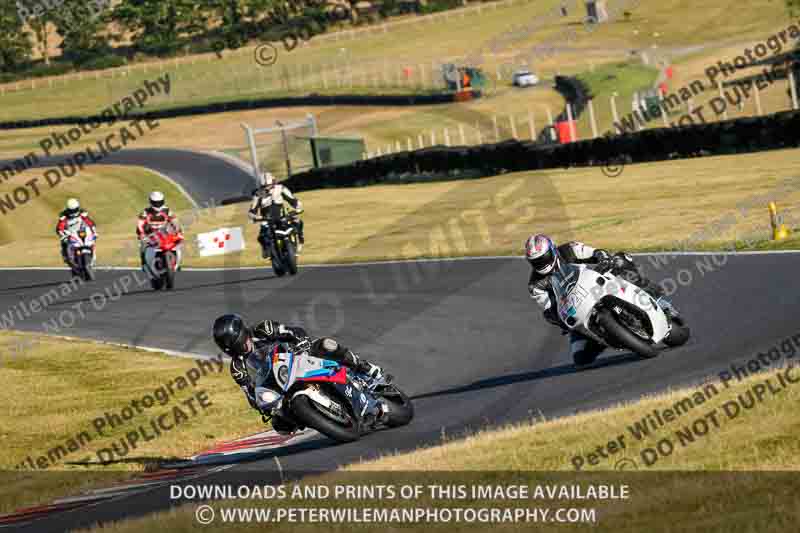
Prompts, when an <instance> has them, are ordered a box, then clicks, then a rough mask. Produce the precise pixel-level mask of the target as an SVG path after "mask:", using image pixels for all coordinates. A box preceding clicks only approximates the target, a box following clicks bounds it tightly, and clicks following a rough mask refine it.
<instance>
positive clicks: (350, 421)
mask: <svg viewBox="0 0 800 533" xmlns="http://www.w3.org/2000/svg"><path fill="white" fill-rule="evenodd" d="M272 361H273V372H274V376H275V380H276V381H277V383H278V385H279V386H280V387H282V388H283V391H284V401H285V402H287V403H286V404H285V405H286V407H284V410H285V412H286V413H287V414H288V415H289V416H290V417H292V418H293V419H294V421H295V423H297V424H298V426H300V427H310V428H313V429H316V430H317V431H319V432H320V433H322V434H323V435H326V436H328V437H330V438H332V439H334V440H336V441H339V442H352V441H355V440H358V439H359V438H360V437H361V436H362V435H364V434H366V433H369V432H371V431H375V430H377V429H380V428H382V427H389V428H393V427H399V426H404V425H406V424H408V423H410V422H411V420H412V419H413V418H414V406H413V404H412V403H411V400H410V399H409V398H408V396H406V395H405V394H404V393H403V391H401V390H400V389H399V388H397V387H396V386H395V385H393V384H390V383H387V382H386V381H385V380H384V379H377V380H375V379H372V378H371V377H369V376H366V375H363V374H359V373H357V372H355V371H354V370H352V369H350V368H347V367H345V366H342V365H340V364H339V363H337V362H335V361H330V360H327V359H321V358H318V357H314V356H312V355H309V353H308V352H307V351H303V352H299V353H297V352H295V348H294V346H292V345H291V344H288V343H280V344H278V345H277V346H276V347H275V349H274V351H273V354H272ZM382 413H384V414H382Z"/></svg>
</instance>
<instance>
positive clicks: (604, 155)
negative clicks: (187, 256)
mask: <svg viewBox="0 0 800 533" xmlns="http://www.w3.org/2000/svg"><path fill="white" fill-rule="evenodd" d="M798 132H800V111H785V112H782V113H776V114H774V115H768V116H764V117H748V118H740V119H735V120H728V121H724V122H715V123H711V124H700V125H694V126H682V127H676V128H658V129H649V130H644V131H641V132H638V133H630V134H625V135H618V136H612V137H601V138H597V139H591V140H586V141H578V142H574V143H569V144H562V145H543V144H538V143H533V142H520V141H505V142H501V143H497V144H484V145H480V146H468V147H467V146H460V147H450V148H447V147H443V146H436V147H432V148H425V149H422V150H416V151H413V152H399V153H396V154H390V155H385V156H382V157H377V158H373V159H368V160H365V161H356V162H355V163H351V164H348V165H340V166H335V167H326V168H320V169H313V170H309V171H306V172H302V173H299V174H295V175H294V176H292V177H291V178H290V179H289V180H287V181H286V185H287V186H289V187H290V188H291V189H292V190H293V191H304V190H310V189H321V188H326V187H355V186H360V185H367V184H374V183H381V182H385V181H388V180H387V178H388V177H390V176H396V175H400V174H404V173H410V174H432V175H434V174H440V175H441V174H443V173H447V172H449V171H452V170H473V171H474V170H477V171H480V172H483V173H485V174H486V175H492V174H498V173H500V172H517V171H521V170H540V169H548V168H569V167H584V166H595V165H596V166H602V165H605V164H607V163H609V162H624V163H628V164H630V163H643V162H648V161H665V160H670V159H684V158H689V157H699V156H710V155H726V154H736V153H748V152H758V151H764V150H773V149H780V148H791V147H798V146H800V134H798Z"/></svg>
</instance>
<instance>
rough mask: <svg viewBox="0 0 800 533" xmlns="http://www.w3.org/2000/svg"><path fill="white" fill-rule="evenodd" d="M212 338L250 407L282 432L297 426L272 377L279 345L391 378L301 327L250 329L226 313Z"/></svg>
mask: <svg viewBox="0 0 800 533" xmlns="http://www.w3.org/2000/svg"><path fill="white" fill-rule="evenodd" d="M213 335H214V341H215V342H216V343H217V346H219V348H220V350H222V351H223V352H224V353H226V354H227V355H229V356H230V357H231V366H230V371H231V377H232V378H233V380H234V381H235V382H236V383H237V384H238V385H239V386H240V387H241V388H242V391H243V392H244V394H245V396H246V397H247V401H248V402H249V403H250V406H251V407H253V409H255V410H257V411H259V412H260V413H261V414H262V415H264V416H272V427H273V429H275V430H276V431H278V432H279V433H291V432H293V431H295V430H296V429H297V426H296V424H295V423H294V422H293V421H292V420H291V417H289V416H287V414H286V413H285V411H284V410H283V409H284V407H285V406H283V405H282V399H283V391H282V389H281V388H280V387H279V386H278V384H277V382H276V381H275V378H274V376H273V375H272V359H271V356H272V351H273V348H274V347H275V346H276V344H277V343H280V342H286V343H290V344H292V345H294V347H295V349H296V350H297V351H298V352H301V351H306V350H308V353H309V354H310V355H312V356H315V357H321V358H323V359H330V360H332V361H336V362H338V363H341V364H342V365H344V366H346V367H348V368H352V369H353V370H355V371H356V372H359V373H362V374H366V375H368V376H370V377H371V378H373V379H385V380H387V381H388V380H390V379H391V377H390V376H384V374H383V370H382V369H381V368H380V367H379V366H377V365H374V364H372V363H370V362H369V361H367V360H365V359H361V358H359V357H358V356H357V355H356V354H354V353H353V352H352V351H351V350H349V349H347V348H345V347H344V346H342V345H341V344H339V343H338V342H337V341H336V340H334V339H332V338H329V337H323V338H321V339H316V340H312V339H310V338H309V337H308V334H307V333H306V331H305V329H303V328H302V327H298V326H286V325H284V324H281V323H279V322H275V321H272V320H264V321H263V322H259V323H258V324H257V325H256V326H254V327H252V328H250V327H248V326H247V324H246V323H245V321H244V319H243V318H242V317H241V316H239V315H236V314H227V315H223V316H221V317H219V318H218V319H217V320H216V321H215V322H214V326H213Z"/></svg>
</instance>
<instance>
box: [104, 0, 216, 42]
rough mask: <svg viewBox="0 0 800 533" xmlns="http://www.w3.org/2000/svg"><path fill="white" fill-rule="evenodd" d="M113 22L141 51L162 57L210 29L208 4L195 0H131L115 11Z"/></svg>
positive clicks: (117, 7)
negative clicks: (127, 34)
mask: <svg viewBox="0 0 800 533" xmlns="http://www.w3.org/2000/svg"><path fill="white" fill-rule="evenodd" d="M111 20H113V21H114V22H116V23H118V24H119V25H120V27H121V28H122V30H123V31H124V32H128V33H130V35H129V37H131V38H132V40H133V44H134V46H135V47H136V48H137V49H138V50H141V51H142V52H145V53H152V54H159V55H164V54H168V53H170V52H174V51H175V50H177V49H178V47H179V46H180V44H181V43H182V42H183V41H184V40H185V39H188V38H191V37H193V36H195V35H198V34H203V33H205V31H206V29H207V27H208V26H207V25H208V16H207V13H206V12H205V8H204V2H202V1H199V2H198V1H195V0H128V1H127V2H122V3H120V4H118V5H117V6H116V7H115V8H114V10H113V12H112V14H111ZM121 38H122V36H121V35H119V36H117V39H118V40H120V39H121Z"/></svg>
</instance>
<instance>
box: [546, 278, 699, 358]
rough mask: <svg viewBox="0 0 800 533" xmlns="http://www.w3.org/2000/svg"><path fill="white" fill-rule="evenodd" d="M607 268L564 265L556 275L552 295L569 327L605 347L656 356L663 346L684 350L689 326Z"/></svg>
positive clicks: (648, 295)
mask: <svg viewBox="0 0 800 533" xmlns="http://www.w3.org/2000/svg"><path fill="white" fill-rule="evenodd" d="M604 270H605V269H604V268H602V267H599V268H598V267H594V268H592V267H590V266H587V265H579V264H578V265H576V264H569V263H563V264H560V265H559V266H558V267H557V269H556V272H555V273H554V274H553V278H552V284H553V292H554V293H555V296H556V303H557V308H558V313H559V316H560V317H561V320H562V321H563V323H564V324H566V325H567V327H568V328H569V329H570V330H572V331H576V332H577V333H580V334H581V335H583V336H585V337H587V338H590V339H592V340H594V341H596V342H599V343H600V344H603V345H605V346H610V347H612V348H620V349H625V350H630V351H632V352H635V353H637V354H639V355H641V356H643V357H655V356H656V355H658V352H659V347H658V346H657V345H659V343H663V344H665V345H666V346H680V345H682V344H684V343H686V341H688V340H689V335H690V332H689V328H688V327H687V326H686V325H685V324H684V323H683V320H682V319H680V318H677V317H676V318H673V319H672V320H670V318H669V317H668V315H667V314H666V313H664V310H663V309H661V307H660V306H659V305H658V303H657V302H656V300H655V299H653V297H652V296H650V294H648V293H647V292H645V291H644V290H643V289H641V288H639V287H637V286H636V285H634V284H633V283H630V282H629V281H626V280H625V279H623V278H621V277H618V276H615V275H614V274H612V273H610V272H605V271H604Z"/></svg>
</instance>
